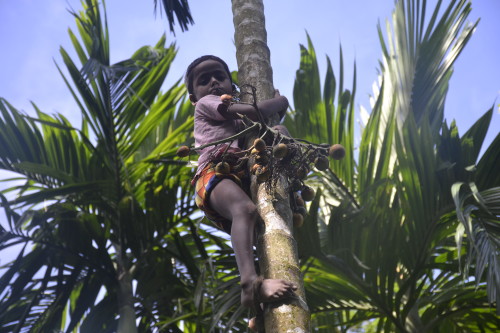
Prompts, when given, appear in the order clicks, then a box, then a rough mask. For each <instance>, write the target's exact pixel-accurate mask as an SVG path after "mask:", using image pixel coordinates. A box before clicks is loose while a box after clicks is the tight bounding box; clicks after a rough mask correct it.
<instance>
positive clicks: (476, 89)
mask: <svg viewBox="0 0 500 333" xmlns="http://www.w3.org/2000/svg"><path fill="white" fill-rule="evenodd" d="M428 2H429V3H430V4H433V3H435V1H428ZM190 3H191V7H192V12H193V17H194V20H195V25H194V26H192V27H191V28H190V30H189V31H188V32H185V33H182V32H180V31H177V34H176V36H174V35H172V34H170V33H169V32H168V31H167V23H166V19H165V18H164V17H161V16H160V12H158V13H157V15H156V18H155V15H154V7H153V0H142V1H139V0H108V1H107V9H108V20H109V29H110V39H111V60H112V62H117V61H120V60H123V59H126V58H128V57H130V55H131V54H132V53H133V52H134V51H135V50H136V49H138V48H139V47H141V46H143V45H152V44H154V43H156V41H157V40H158V39H159V38H160V37H161V35H162V34H163V33H164V32H166V33H167V36H168V37H167V39H168V41H170V42H175V43H176V45H177V47H178V49H179V52H178V56H177V58H176V60H175V61H174V64H173V68H172V70H171V73H170V74H169V77H168V79H167V81H166V83H165V84H166V85H167V86H169V85H171V84H173V82H175V81H176V80H178V79H179V78H181V77H182V75H183V73H184V71H185V68H186V67H187V65H188V64H189V63H190V62H191V61H192V60H193V59H194V58H196V57H198V56H200V55H203V54H215V55H218V56H220V57H221V58H223V59H225V60H226V61H227V63H228V64H229V67H230V68H231V69H232V70H235V69H236V60H235V56H234V54H235V47H234V44H233V33H234V29H233V25H232V14H231V8H230V1H229V0H226V1H222V0H212V1H195V0H191V1H190ZM445 3H447V1H445ZM264 4H265V13H266V26H267V32H268V44H269V47H270V50H271V62H272V66H273V72H274V83H275V87H276V88H279V89H280V91H281V93H282V94H283V95H286V96H289V97H290V99H291V93H292V88H293V82H294V78H295V71H296V69H297V68H298V65H299V43H302V44H305V43H307V40H306V31H307V32H308V33H309V35H310V36H311V39H312V41H313V43H314V46H315V49H316V52H317V55H318V59H319V61H320V71H322V76H324V71H325V63H326V61H325V56H326V55H329V56H330V58H331V60H332V63H333V65H334V70H335V71H336V72H337V73H338V61H339V57H338V54H339V45H340V44H342V48H343V51H344V62H345V68H346V77H347V80H346V81H347V82H348V85H350V83H349V82H350V81H351V79H352V67H353V63H354V61H356V65H357V72H358V85H357V103H356V105H357V107H359V105H364V106H365V107H366V108H367V109H369V105H368V96H369V95H370V94H371V91H372V88H371V87H372V84H373V82H374V81H375V79H376V77H377V69H378V61H379V59H380V58H381V51H380V46H379V41H378V34H377V29H376V27H377V24H378V22H381V24H382V25H383V26H385V20H386V19H388V18H390V17H391V13H392V10H393V4H394V2H393V1H392V0H383V1H382V0H379V1H373V0H351V1H343V0H311V1H308V2H305V1H293V0H265V1H264ZM70 7H72V8H74V9H75V10H79V9H80V7H81V6H80V1H77V0H44V1H33V0H0V45H1V52H0V63H1V64H2V66H0V97H3V98H5V99H6V100H7V101H9V102H10V103H11V104H12V105H14V106H15V107H17V108H18V109H22V110H24V111H25V112H27V113H32V112H33V108H32V107H31V105H30V101H33V102H35V103H36V104H37V105H38V106H39V107H40V109H41V110H42V111H44V112H47V113H55V112H59V113H62V114H64V115H65V116H66V117H68V118H69V119H70V120H71V121H72V122H73V123H75V124H77V123H79V121H80V115H79V113H78V111H77V108H76V106H75V104H74V102H73V99H72V97H71V95H70V94H69V92H68V90H67V88H66V87H65V85H64V82H63V81H62V79H61V77H60V75H59V73H58V72H57V69H56V66H55V64H54V61H55V62H57V63H59V64H62V61H61V58H60V56H59V47H60V46H61V45H62V46H63V47H64V48H65V49H66V50H68V51H70V50H72V47H71V43H70V40H69V37H68V34H67V29H68V27H71V28H72V29H75V23H74V19H73V17H72V16H71V15H70V14H69V13H68V11H67V9H68V8H70ZM430 7H432V6H430ZM472 8H473V10H472V13H471V15H470V16H469V20H470V21H475V20H477V19H478V18H481V22H480V23H479V26H478V28H477V30H476V32H475V34H474V36H473V37H472V39H471V41H470V42H469V44H468V45H467V47H466V48H465V50H464V52H463V53H462V54H461V56H460V58H459V59H458V61H457V63H456V65H455V72H454V75H453V77H452V80H451V83H450V91H449V94H448V98H447V103H446V109H445V118H446V119H448V121H450V120H452V119H456V120H457V124H458V127H459V130H460V133H464V132H465V131H466V130H467V129H468V128H469V127H470V126H471V124H472V123H473V122H474V121H475V120H477V119H478V118H479V117H480V116H481V115H482V114H483V113H484V112H486V110H488V109H489V108H490V107H491V106H493V105H494V104H495V114H494V116H493V122H492V126H491V128H490V131H489V134H488V137H487V140H488V141H489V142H490V141H491V140H492V139H493V137H494V136H495V135H496V133H498V131H499V130H500V112H499V108H498V103H499V99H498V97H499V95H500V62H499V60H498V59H499V58H500V56H499V53H500V52H499V51H500V46H499V43H500V20H499V17H500V1H499V0H475V1H473V3H472ZM0 176H1V175H0ZM1 215H2V214H0V221H1V220H2V218H3V216H1Z"/></svg>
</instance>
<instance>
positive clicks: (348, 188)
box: [290, 0, 500, 332]
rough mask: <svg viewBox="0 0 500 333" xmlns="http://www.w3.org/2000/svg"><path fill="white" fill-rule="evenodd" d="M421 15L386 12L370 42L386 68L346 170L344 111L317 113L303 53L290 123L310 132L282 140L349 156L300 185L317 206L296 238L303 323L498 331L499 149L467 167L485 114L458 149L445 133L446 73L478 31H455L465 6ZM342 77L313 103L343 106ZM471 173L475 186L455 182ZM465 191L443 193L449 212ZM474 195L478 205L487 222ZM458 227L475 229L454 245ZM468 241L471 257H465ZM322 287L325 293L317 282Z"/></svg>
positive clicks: (311, 58) (315, 80)
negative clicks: (463, 187) (325, 145)
mask: <svg viewBox="0 0 500 333" xmlns="http://www.w3.org/2000/svg"><path fill="white" fill-rule="evenodd" d="M426 3H427V2H426V1H422V2H418V1H412V0H406V1H398V2H397V3H396V9H395V11H394V15H393V25H392V28H391V26H390V25H389V24H388V28H389V29H388V37H387V42H386V41H385V40H384V37H383V34H382V32H381V30H380V29H379V34H380V36H381V42H382V48H383V56H384V60H383V62H382V68H381V81H380V86H379V93H378V94H377V95H376V96H374V99H373V101H374V102H373V104H372V111H371V114H370V116H369V119H368V122H367V123H366V124H365V125H364V127H363V128H362V137H361V142H360V145H359V155H358V156H357V157H354V145H353V142H354V140H353V138H354V135H355V134H354V130H353V129H352V125H351V124H352V123H351V122H350V121H349V119H351V117H352V115H351V114H350V113H349V112H351V111H349V108H347V110H348V112H347V113H346V116H344V117H342V118H341V119H347V121H346V122H342V123H337V122H335V120H337V121H338V120H339V118H337V119H336V118H335V117H336V116H335V112H336V111H334V110H336V109H338V110H341V109H342V107H341V106H342V105H349V104H348V103H343V102H342V101H341V99H340V98H339V100H338V101H337V104H338V106H334V105H331V106H330V107H329V108H328V107H325V106H324V104H325V103H326V102H327V100H328V99H327V98H326V96H327V95H326V94H324V96H323V98H322V97H321V95H320V94H319V91H321V89H320V86H319V75H318V74H317V72H318V71H317V63H316V59H315V55H314V50H313V49H312V45H311V44H310V45H309V49H306V48H302V51H301V52H302V57H301V70H300V72H298V74H297V80H296V91H297V95H296V96H295V99H296V100H297V99H300V100H299V101H298V103H297V102H296V103H295V105H296V109H295V110H294V112H295V113H292V115H293V116H294V117H296V118H298V119H299V118H300V117H302V118H300V119H311V121H310V123H311V124H312V127H311V126H304V124H306V123H307V122H306V121H301V122H300V123H299V124H295V125H296V126H297V127H299V130H298V131H297V129H295V128H294V125H293V124H290V125H291V126H290V127H291V130H292V134H293V135H296V136H299V135H297V133H302V132H301V131H304V132H306V133H309V135H310V138H311V139H312V140H326V139H328V140H330V139H331V138H339V139H341V140H344V141H340V143H342V144H344V143H345V146H346V150H347V154H346V158H347V161H346V162H345V164H344V161H339V162H338V161H334V162H332V163H331V165H330V166H331V169H330V170H328V171H325V172H321V173H313V174H312V177H311V176H310V179H309V182H311V183H314V184H316V187H317V188H318V192H320V194H318V196H317V197H316V199H315V200H314V201H313V202H312V204H311V206H310V207H309V216H308V217H307V218H306V223H305V226H304V227H303V230H301V232H300V233H297V237H298V243H299V250H300V252H301V257H302V258H304V260H306V261H305V269H306V274H305V281H306V289H307V291H308V295H309V296H310V297H309V303H310V304H311V305H312V306H314V308H313V309H311V311H312V313H316V314H315V315H314V318H316V319H315V320H317V322H318V323H320V322H323V321H324V320H325V318H324V317H325V316H326V314H332V316H331V317H330V318H336V319H335V320H336V326H337V327H338V328H339V330H341V331H345V330H347V329H349V328H354V327H357V326H359V325H367V324H366V323H364V324H363V321H367V320H370V322H371V323H372V324H370V325H373V327H372V329H373V330H375V331H377V332H392V331H401V332H430V331H436V332H438V331H449V332H459V331H464V330H466V331H495V330H496V329H498V327H500V321H499V320H498V317H497V315H496V314H495V313H494V311H493V310H492V309H491V308H490V307H491V305H490V302H494V301H495V298H496V297H498V296H497V295H498V294H497V293H496V292H495V290H496V289H498V287H499V283H498V281H499V280H497V271H498V269H497V263H498V255H497V253H498V252H497V250H496V246H497V244H496V239H497V238H498V230H497V228H496V224H497V221H498V214H496V213H495V209H496V208H495V207H496V205H497V202H496V200H497V194H496V188H495V186H498V185H497V183H498V175H497V173H496V172H495V171H493V169H492V168H493V165H495V164H494V163H497V162H498V151H499V150H498V139H496V140H495V141H494V143H493V144H492V149H488V150H487V152H488V153H487V154H486V158H482V159H481V160H479V161H478V157H479V150H480V148H481V146H482V144H483V140H484V135H485V133H486V130H487V128H488V126H489V123H490V120H491V114H492V110H489V111H488V112H486V114H485V115H484V116H483V117H482V118H481V119H479V120H478V121H477V122H476V123H475V124H474V125H473V126H472V127H471V129H470V130H469V131H467V133H466V134H465V135H464V136H463V137H461V138H460V137H459V136H458V130H457V128H456V126H455V125H454V124H452V125H451V127H448V125H447V124H446V122H443V110H444V100H445V97H446V92H447V89H448V80H449V78H450V76H451V74H452V66H453V64H454V61H455V60H456V57H457V56H458V54H459V53H460V51H461V50H462V49H463V47H464V46H465V44H466V42H467V41H468V40H469V38H470V37H471V35H472V32H473V30H474V28H475V26H476V25H477V22H476V23H474V24H466V18H467V15H468V13H469V12H470V10H471V8H470V3H469V2H468V1H450V2H449V5H448V6H447V7H446V8H444V10H442V8H440V6H441V5H442V2H441V1H439V2H438V5H437V7H436V8H435V9H433V10H431V12H432V15H431V18H430V19H427V18H426V17H425V9H426ZM341 67H342V60H341ZM307 71H308V72H309V73H310V74H311V75H312V76H313V77H309V78H308V79H307V82H308V84H309V86H310V87H312V88H311V89H310V90H308V89H307V87H308V85H306V84H304V82H306V81H305V80H304V79H302V78H301V76H302V75H304V73H305V72H307ZM327 72H330V70H327ZM342 75H343V74H342V71H341V78H339V80H337V81H335V80H332V79H328V78H327V79H326V80H325V84H324V85H325V87H326V88H325V90H326V89H330V88H331V87H332V86H334V85H332V82H336V85H338V87H339V89H337V90H338V92H339V93H338V95H339V96H342V95H345V93H343V91H342V89H343V87H342V80H343V78H342ZM327 77H328V75H327ZM352 90H353V91H354V89H352ZM298 92H301V93H303V94H305V95H306V96H300V94H298ZM345 98H346V100H348V99H347V97H345ZM332 102H333V101H332ZM349 103H351V104H352V102H349ZM328 109H329V111H326V110H328ZM325 112H330V113H331V115H330V116H326V115H325ZM316 119H321V120H320V121H316ZM333 119H335V120H333ZM330 122H331V123H330ZM346 124H347V125H346ZM308 131H309V132H308ZM334 133H345V134H344V136H335V135H333V134H334ZM300 135H302V136H305V135H304V134H300ZM330 142H331V143H333V142H335V141H333V142H332V141H330ZM349 151H350V152H349ZM474 164H475V165H477V167H476V170H475V172H474V173H471V172H469V171H467V170H466V168H467V169H470V168H468V167H469V166H471V165H474ZM474 179H476V180H479V181H480V185H479V183H478V188H479V189H480V190H473V191H460V192H459V191H458V190H455V191H454V193H456V197H457V198H458V193H461V197H460V198H461V199H460V200H458V199H457V200H456V202H457V205H455V203H454V200H453V197H452V195H451V193H452V187H453V186H454V185H453V184H455V183H457V182H463V183H470V182H471V181H473V180H474ZM488 180H491V182H492V183H491V184H490V185H488ZM456 186H458V185H456ZM491 187H493V188H491ZM488 188H490V189H488ZM469 193H470V194H469ZM473 193H474V194H475V195H471V194H473ZM479 193H485V194H486V197H487V198H488V200H489V201H488V202H489V204H490V206H488V207H487V208H488V209H486V205H485V204H484V200H483V199H481V196H480V195H479ZM481 202H483V205H481V204H480V203H481ZM455 206H456V207H455ZM492 207H493V208H492ZM461 211H463V212H464V213H463V214H460V212H461ZM495 214H496V215H495ZM457 215H458V218H457ZM461 216H463V217H466V218H462V217H461ZM459 219H462V220H465V221H469V223H473V222H472V221H474V219H477V222H478V223H479V224H473V225H475V227H471V228H470V230H471V233H470V234H468V233H466V235H467V237H465V238H464V237H462V236H463V234H464V233H463V232H462V233H460V230H461V229H460V228H461V227H460V222H459ZM457 228H458V229H457ZM457 230H458V232H459V233H458V234H457ZM472 230H474V231H472ZM476 234H477V235H478V236H477V237H476V238H478V241H479V242H478V243H474V239H475V237H474V236H475V235H476ZM456 235H458V236H456ZM455 238H457V239H459V240H460V239H464V240H465V241H466V242H467V244H469V246H468V249H469V251H467V253H466V252H465V251H461V249H460V247H457V243H456V241H455ZM486 240H487V241H486ZM474 251H478V252H474ZM471 254H472V255H474V256H475V257H476V258H477V260H476V261H472V260H471V259H470V258H471V257H470V255H471ZM466 258H469V259H466ZM464 261H465V262H466V267H470V269H469V271H467V273H466V274H465V276H462V272H461V269H460V267H461V265H460V262H464ZM487 268H488V270H487V271H488V273H487V274H486V278H484V277H483V276H482V273H483V272H484V271H485V270H486V269H487ZM315 272H322V273H324V275H323V274H322V273H315ZM471 272H474V273H475V275H476V278H477V279H478V280H476V282H477V285H475V283H474V282H464V277H465V281H468V280H469V278H470V277H472V276H474V275H473V274H474V273H471ZM471 274H472V275H471ZM328 276H329V280H330V282H329V283H328V282H326V281H323V277H328ZM487 293H488V294H489V295H490V298H489V299H488V297H486V296H487ZM457 308H458V309H463V310H459V311H458V310H456V309H457ZM333 314H335V315H333ZM465 314H466V315H465ZM332 320H333V319H332ZM360 323H361V324H360ZM485 323H488V324H485ZM326 331H327V330H325V332H326Z"/></svg>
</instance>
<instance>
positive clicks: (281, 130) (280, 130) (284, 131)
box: [273, 125, 290, 136]
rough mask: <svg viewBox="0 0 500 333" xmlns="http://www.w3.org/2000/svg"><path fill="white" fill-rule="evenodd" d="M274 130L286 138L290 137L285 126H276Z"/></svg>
mask: <svg viewBox="0 0 500 333" xmlns="http://www.w3.org/2000/svg"><path fill="white" fill-rule="evenodd" d="M273 130H275V131H278V132H279V133H281V134H283V135H285V136H290V133H289V132H288V129H287V128H286V127H285V126H283V125H275V126H273Z"/></svg>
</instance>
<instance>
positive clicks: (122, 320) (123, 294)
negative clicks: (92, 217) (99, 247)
mask: <svg viewBox="0 0 500 333" xmlns="http://www.w3.org/2000/svg"><path fill="white" fill-rule="evenodd" d="M115 248H116V249H117V262H116V264H117V274H118V287H119V290H118V306H119V316H120V317H119V319H118V333H137V325H136V323H135V320H136V317H135V311H134V295H133V289H132V276H131V274H130V271H129V269H128V268H127V266H128V265H126V264H125V260H124V255H125V254H124V253H122V251H121V250H122V248H121V246H116V247H115Z"/></svg>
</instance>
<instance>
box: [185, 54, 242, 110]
mask: <svg viewBox="0 0 500 333" xmlns="http://www.w3.org/2000/svg"><path fill="white" fill-rule="evenodd" d="M184 80H185V84H186V86H187V89H188V92H189V98H190V99H191V101H193V102H196V101H198V100H199V99H200V98H202V97H204V96H206V95H208V94H213V95H222V94H231V93H232V90H233V85H232V84H233V82H232V79H231V72H230V71H229V67H228V66H227V64H226V63H225V62H224V60H222V59H221V58H219V57H216V56H213V55H205V56H202V57H199V58H198V59H195V60H194V61H193V62H192V63H191V64H190V65H189V66H188V68H187V70H186V76H185V79H184Z"/></svg>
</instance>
